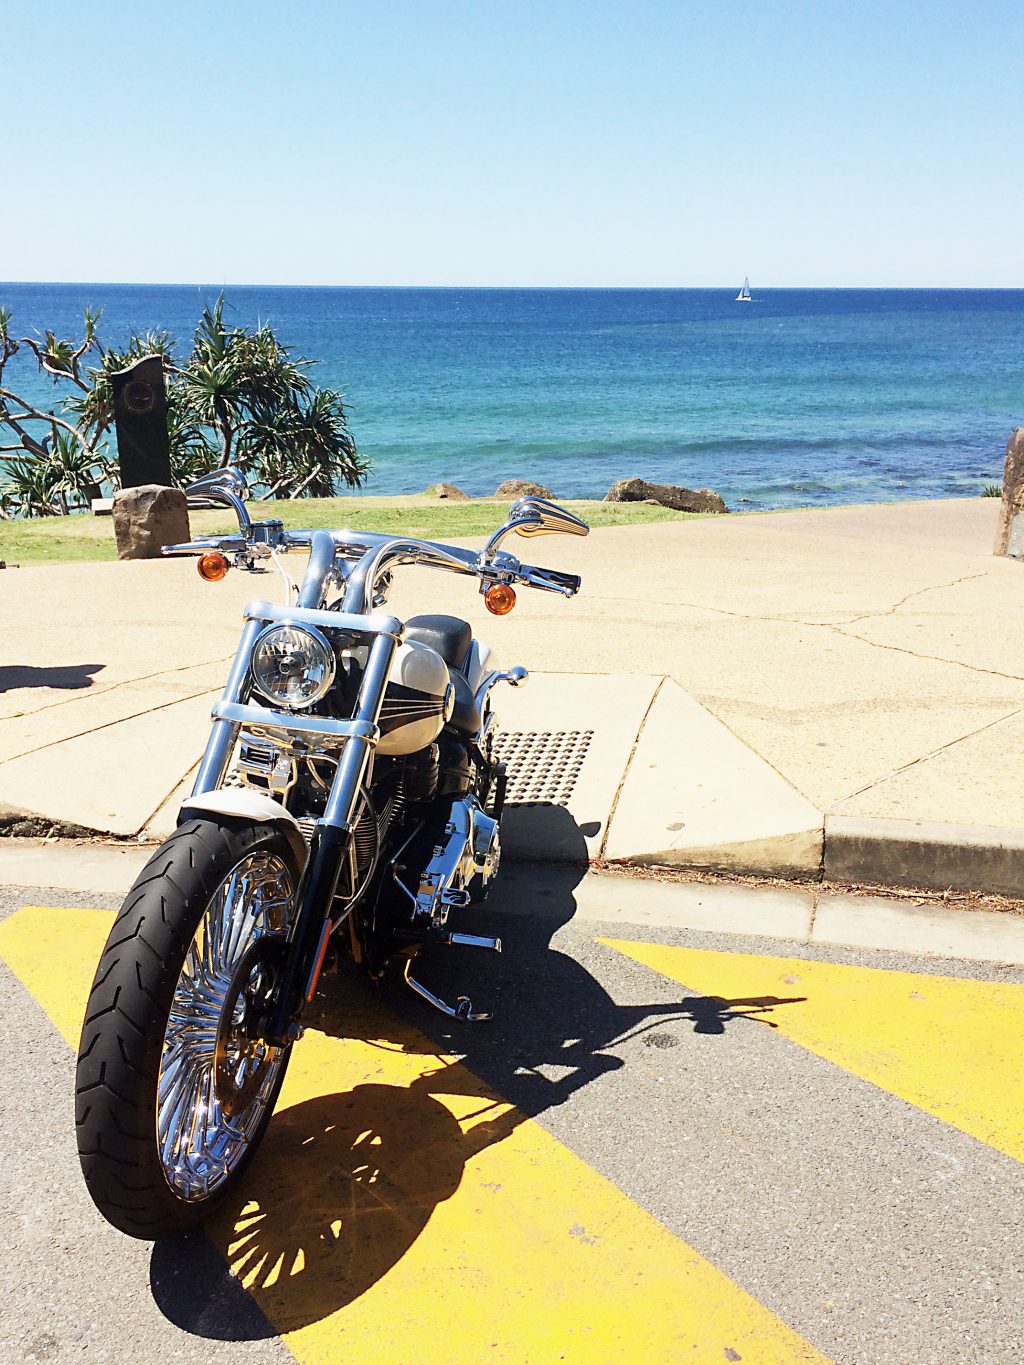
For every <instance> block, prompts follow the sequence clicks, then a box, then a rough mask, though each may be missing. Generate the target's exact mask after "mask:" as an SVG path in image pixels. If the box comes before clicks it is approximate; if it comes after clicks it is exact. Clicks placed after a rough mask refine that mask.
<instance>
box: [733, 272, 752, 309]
mask: <svg viewBox="0 0 1024 1365" xmlns="http://www.w3.org/2000/svg"><path fill="white" fill-rule="evenodd" d="M736 302H737V303H751V302H752V299H751V297H750V277H749V275H744V277H743V288H742V289H741V290H740V292H739V293H738V294H737V295H736Z"/></svg>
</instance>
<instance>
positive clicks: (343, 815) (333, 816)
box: [321, 635, 398, 830]
mask: <svg viewBox="0 0 1024 1365" xmlns="http://www.w3.org/2000/svg"><path fill="white" fill-rule="evenodd" d="M397 647H398V641H397V640H395V639H394V637H393V636H391V635H378V636H376V638H375V639H374V642H373V644H372V645H371V646H370V657H369V658H368V659H367V661H366V669H365V671H364V673H363V680H362V683H361V685H360V688H359V695H358V697H357V698H356V711H355V716H354V719H355V720H361V721H366V722H367V723H369V724H370V725H374V726H376V724H377V722H378V721H379V719H380V708H381V706H382V705H383V702H384V689H385V688H386V687H387V684H388V674H389V673H390V672H391V661H392V659H393V658H394V657H395V650H396V648H397ZM369 757H370V741H369V740H366V739H357V738H355V737H353V738H352V739H349V740H346V742H345V747H344V748H343V749H342V751H341V758H340V759H339V761H338V768H337V772H336V773H335V775H334V782H333V783H332V784H331V794H330V796H329V797H328V799H327V806H326V809H325V810H324V814H323V820H322V822H321V823H322V824H325V825H332V826H334V827H335V828H337V829H345V830H350V829H351V828H352V820H353V818H354V815H355V804H356V798H357V797H358V795H359V788H360V787H361V786H362V785H363V779H364V777H365V774H366V765H367V762H368V761H369Z"/></svg>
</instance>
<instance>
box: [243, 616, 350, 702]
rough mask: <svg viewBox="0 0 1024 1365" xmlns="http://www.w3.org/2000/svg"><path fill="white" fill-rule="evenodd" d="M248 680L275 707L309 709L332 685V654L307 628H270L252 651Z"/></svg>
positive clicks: (316, 634)
mask: <svg viewBox="0 0 1024 1365" xmlns="http://www.w3.org/2000/svg"><path fill="white" fill-rule="evenodd" d="M251 667H252V680H253V683H254V685H255V687H256V690H257V691H258V692H261V693H262V694H263V696H265V697H266V698H267V699H268V700H269V701H272V702H276V703H277V704H278V705H279V706H288V707H298V706H312V705H313V703H314V702H316V701H319V700H320V698H321V697H322V696H323V695H324V693H325V692H326V691H327V689H328V688H329V687H330V685H331V683H332V682H333V681H334V670H335V658H334V650H333V649H331V647H330V645H329V644H328V643H327V641H326V640H325V639H324V637H323V636H322V635H321V634H320V632H319V631H318V630H313V629H312V628H311V627H309V626H271V627H270V629H269V630H265V631H264V632H263V634H262V635H261V636H260V637H259V638H258V639H257V641H256V644H255V645H254V646H253V651H252V664H251Z"/></svg>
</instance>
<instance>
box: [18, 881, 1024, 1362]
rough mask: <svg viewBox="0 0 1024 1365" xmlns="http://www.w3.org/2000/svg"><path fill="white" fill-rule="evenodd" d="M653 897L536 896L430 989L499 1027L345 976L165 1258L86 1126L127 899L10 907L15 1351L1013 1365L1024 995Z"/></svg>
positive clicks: (985, 967) (615, 887)
mask: <svg viewBox="0 0 1024 1365" xmlns="http://www.w3.org/2000/svg"><path fill="white" fill-rule="evenodd" d="M594 883H600V889H599V890H597V891H596V892H595V890H594ZM634 887H635V883H634V882H631V881H629V880H627V879H624V878H615V879H609V878H595V877H591V876H586V877H583V878H582V880H581V879H580V873H579V872H578V871H575V872H574V871H571V870H569V869H561V870H556V869H551V868H548V869H546V870H545V871H544V872H543V874H542V875H540V876H538V875H537V874H536V873H527V872H525V871H523V870H521V869H513V870H512V876H511V877H509V878H507V879H506V881H505V882H504V888H503V894H502V898H501V903H500V905H498V904H497V903H496V904H495V905H494V906H491V905H488V906H487V907H485V908H484V910H483V911H481V912H478V913H477V914H476V915H475V916H474V923H475V924H476V925H477V926H478V927H479V929H480V930H481V931H483V932H489V933H490V932H500V933H501V934H502V936H503V938H504V940H505V944H506V951H505V952H504V953H503V954H501V955H500V956H498V955H494V954H476V955H470V956H469V957H468V959H467V955H466V954H459V953H457V952H449V953H445V954H440V955H438V956H437V957H436V959H435V960H434V961H433V962H432V963H430V964H425V971H426V970H427V969H428V967H429V972H430V975H429V978H428V979H429V980H430V982H431V984H432V985H433V986H434V987H435V988H436V989H438V990H440V991H442V992H443V993H449V994H451V993H452V992H454V991H456V990H463V989H465V988H466V987H467V986H469V987H470V988H471V989H472V991H473V994H474V995H478V996H479V998H480V999H482V1000H483V999H486V1001H487V1003H488V1004H489V1005H490V1006H491V1007H492V1008H493V1009H494V1011H495V1019H494V1022H493V1023H492V1024H491V1025H486V1026H484V1025H481V1026H479V1027H477V1028H466V1027H463V1028H460V1029H453V1028H452V1027H451V1026H450V1025H449V1024H448V1023H447V1022H446V1021H443V1020H442V1019H441V1016H439V1015H436V1014H434V1013H433V1012H432V1011H430V1010H429V1009H428V1008H427V1007H426V1006H422V1007H421V1004H420V1003H419V1002H418V1001H417V1000H415V999H414V998H413V997H412V996H411V995H410V994H409V993H408V992H407V991H405V990H403V989H401V988H400V986H399V985H398V984H397V983H395V984H392V983H385V984H384V985H383V986H382V987H381V988H379V989H377V990H374V991H370V990H368V989H367V987H366V985H365V983H363V982H362V981H361V980H359V979H355V978H351V979H350V978H349V977H347V976H339V977H337V978H332V979H330V980H329V981H328V982H326V983H325V987H324V989H323V991H322V993H321V994H320V995H319V996H318V999H317V1002H316V1011H315V1016H314V1017H313V1018H312V1019H311V1020H310V1023H311V1027H310V1029H309V1031H308V1032H307V1034H306V1036H305V1038H304V1039H303V1040H302V1041H301V1042H300V1043H299V1044H298V1045H297V1048H296V1054H295V1058H294V1060H293V1063H292V1066H291V1069H290V1071H289V1074H288V1078H287V1081H286V1084H285V1088H284V1090H283V1092H282V1096H281V1099H280V1101H279V1104H278V1109H277V1113H276V1114H275V1117H274V1120H273V1122H272V1124H271V1126H270V1129H269V1132H268V1135H267V1138H266V1142H265V1145H264V1147H263V1149H262V1151H261V1153H260V1157H259V1158H258V1159H257V1161H256V1162H255V1163H254V1164H253V1167H252V1168H251V1170H250V1172H249V1173H248V1174H247V1176H246V1180H245V1183H244V1184H243V1186H242V1187H241V1189H240V1190H239V1191H238V1193H237V1195H236V1196H234V1197H233V1198H232V1199H230V1200H229V1202H228V1204H227V1205H226V1207H225V1208H224V1210H223V1212H222V1213H221V1214H219V1215H218V1216H217V1217H216V1218H215V1219H214V1220H213V1221H211V1223H210V1224H209V1225H208V1226H207V1228H206V1230H205V1233H204V1234H203V1235H198V1234H197V1235H194V1236H191V1237H189V1238H185V1239H169V1240H166V1241H163V1242H159V1243H157V1244H156V1245H154V1246H149V1245H147V1244H144V1243H140V1242H133V1241H130V1240H129V1239H127V1238H124V1237H122V1236H121V1235H120V1234H118V1233H116V1232H114V1231H113V1230H112V1229H111V1228H110V1227H108V1226H107V1225H106V1224H105V1223H103V1222H102V1221H101V1219H100V1217H99V1215H98V1214H97V1213H96V1211H95V1210H94V1209H93V1207H92V1205H91V1204H90V1202H89V1200H88V1197H87V1195H86V1192H85V1188H84V1185H83V1183H82V1180H81V1176H80V1172H79V1170H78V1162H77V1158H76V1155H75V1146H74V1133H73V1125H72V1123H71V1121H70V1118H69V1114H70V1109H69V1104H70V1096H71V1093H72V1089H73V1063H74V1052H75V1049H76V1047H77V1040H78V1033H79V1028H80V1020H81V1017H82V1013H83V1010H84V1001H85V998H86V995H87V993H88V989H89V983H90V981H91V978H92V974H93V971H94V967H95V962H96V959H97V956H98V953H99V950H100V946H101V944H102V941H103V939H104V937H105V935H106V933H107V932H108V930H109V926H110V923H111V921H112V915H111V913H110V909H109V907H111V906H112V905H113V904H115V903H116V898H112V897H103V896H99V897H95V896H89V895H84V896H80V895H75V894H72V895H68V894H67V893H61V892H60V891H58V890H55V889H52V888H51V889H47V890H43V889H37V890H35V891H30V892H27V891H18V890H12V889H9V888H0V1047H2V1048H3V1055H4V1057H5V1065H4V1067H3V1069H2V1072H0V1143H2V1147H3V1151H4V1154H5V1159H4V1163H3V1167H2V1171H0V1198H2V1200H3V1208H4V1212H5V1215H6V1218H5V1236H4V1246H3V1251H2V1252H0V1291H2V1292H3V1296H4V1303H5V1312H4V1315H3V1320H2V1323H0V1358H2V1359H4V1360H11V1361H43V1360H45V1361H48V1362H52V1365H64V1362H71V1361H89V1362H91V1361H105V1360H118V1361H125V1362H129V1363H132V1365H134V1362H142V1361H150V1360H175V1361H182V1362H194V1363H195V1365H200V1362H204V1361H209V1360H211V1359H217V1360H224V1361H234V1360H238V1361H243V1360H245V1361H259V1362H266V1363H267V1365H270V1363H271V1362H282V1363H283V1362H287V1361H289V1360H292V1361H296V1360H297V1361H299V1362H302V1363H303V1365H306V1363H307V1362H308V1365H326V1363H327V1362H334V1361H338V1362H341V1361H348V1360H354V1359H357V1360H367V1361H374V1362H380V1365H386V1362H394V1363H395V1365H398V1363H399V1362H407V1361H410V1360H415V1361H417V1362H423V1363H424V1365H433V1362H437V1363H438V1365H441V1363H442V1362H443V1365H452V1363H453V1362H465V1365H470V1362H472V1363H473V1365H476V1362H479V1361H481V1360H488V1361H494V1362H496V1363H497V1362H508V1365H524V1363H525V1365H542V1363H543V1365H546V1363H547V1362H549V1361H558V1360H565V1361H575V1362H577V1363H578V1365H589V1363H590V1362H592V1363H593V1365H608V1362H611V1361H616V1362H618V1361H629V1360H645V1361H646V1360H650V1361H659V1362H665V1363H666V1365H675V1362H679V1363H680V1365H682V1362H697V1365H716V1363H717V1362H721V1361H736V1360H740V1361H758V1362H762V1363H763V1365H768V1363H770V1362H775V1363H777V1365H783V1363H785V1365H794V1362H817V1363H818V1365H822V1363H823V1362H827V1361H830V1360H831V1361H835V1362H837V1365H858V1363H859V1362H864V1361H870V1362H873V1365H890V1362H891V1365H896V1363H897V1362H902V1361H906V1360H907V1359H908V1358H912V1359H913V1360H914V1361H915V1362H921V1365H947V1363H948V1362H950V1361H956V1362H958V1365H959V1363H960V1362H963V1365H1016V1362H1017V1361H1018V1360H1019V1356H1020V1341H1021V1337H1022V1333H1024V1294H1022V1293H1021V1271H1020V1255H1019V1229H1020V1225H1021V1222H1022V1220H1024V1180H1022V1167H1021V1164H1020V1163H1021V1160H1022V1158H1024V1144H1022V1140H1021V1133H1022V1108H1021V1092H1020V1086H1019V1083H1018V1082H1019V1076H1020V1069H1021V1066H1022V1065H1024V1053H1022V1042H1021V1040H1022V1038H1024V1027H1022V1025H1024V970H1022V969H1021V968H1019V967H1018V968H1009V969H1007V968H1006V967H1005V966H1002V965H993V964H982V963H967V962H961V961H950V960H941V959H935V958H930V959H924V958H920V957H913V956H907V955H905V954H894V953H880V952H864V951H860V950H848V949H839V948H835V947H830V946H827V945H824V944H821V943H818V944H815V943H813V942H812V943H811V944H809V945H808V944H806V943H803V942H801V941H800V940H799V936H796V937H794V939H793V940H791V941H776V942H774V943H769V942H766V941H765V940H764V939H763V938H754V939H751V938H746V937H742V936H739V935H731V936H728V935H722V934H714V933H706V932H705V933H701V932H695V931H693V930H685V929H680V928H678V927H674V926H672V925H670V924H667V923H665V922H664V919H663V918H662V917H661V916H660V911H659V907H658V905H657V904H656V900H657V897H654V898H653V899H652V894H651V893H650V892H649V893H648V894H647V895H646V896H645V897H643V898H638V897H636V896H635V894H634V892H633V890H632V888H634ZM745 899H746V900H747V901H749V900H750V899H751V897H750V895H749V893H747V896H746V898H745ZM753 899H755V900H756V899H757V898H756V897H754V898H753ZM644 907H646V910H647V912H648V914H647V917H646V918H643V917H641V916H639V915H638V911H639V910H641V909H642V908H644ZM731 913H732V916H733V923H734V924H735V925H736V926H739V925H740V923H741V921H742V917H743V916H744V915H747V916H748V917H750V916H756V915H757V914H758V913H759V912H757V911H755V910H753V909H752V907H751V906H750V905H748V904H745V903H744V898H743V897H741V898H740V900H739V901H738V903H736V904H734V906H733V909H732V912H731ZM26 1134H29V1135H30V1139H31V1140H29V1141H26Z"/></svg>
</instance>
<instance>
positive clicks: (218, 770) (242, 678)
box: [192, 621, 263, 796]
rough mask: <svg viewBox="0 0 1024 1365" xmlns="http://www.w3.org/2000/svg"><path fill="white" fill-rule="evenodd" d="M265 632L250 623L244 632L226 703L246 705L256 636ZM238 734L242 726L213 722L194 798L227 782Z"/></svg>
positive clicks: (256, 623)
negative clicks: (229, 765)
mask: <svg viewBox="0 0 1024 1365" xmlns="http://www.w3.org/2000/svg"><path fill="white" fill-rule="evenodd" d="M262 629H263V622H262V621H246V623H245V626H244V628H243V630H242V638H241V640H240V641H239V642H238V653H237V654H236V655H235V661H234V663H233V664H232V665H231V672H230V673H229V674H228V680H227V682H226V683H225V684H224V693H223V696H222V697H221V700H222V701H226V702H241V701H245V699H246V696H247V695H248V691H249V689H248V688H247V687H246V685H245V684H246V680H247V679H248V676H249V659H250V656H251V655H252V648H253V645H254V644H255V643H256V636H257V635H259V633H260V631H261V630H262ZM238 730H239V727H238V725H237V724H236V723H235V722H233V721H230V720H215V721H214V722H213V728H212V730H211V731H210V738H209V739H208V740H207V741H206V750H205V752H204V753H203V761H202V763H201V764H200V767H199V775H198V777H197V778H196V781H195V786H194V787H193V788H192V795H193V796H202V795H203V793H204V792H210V791H215V790H216V789H217V788H218V787H219V786H220V784H221V782H223V780H224V770H225V768H226V767H227V766H228V760H229V759H230V758H231V751H232V749H233V748H234V747H235V740H236V739H237V738H238Z"/></svg>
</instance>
